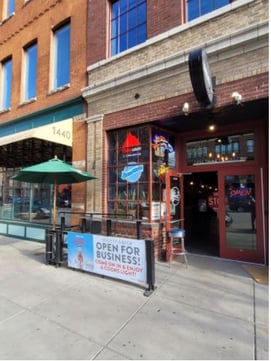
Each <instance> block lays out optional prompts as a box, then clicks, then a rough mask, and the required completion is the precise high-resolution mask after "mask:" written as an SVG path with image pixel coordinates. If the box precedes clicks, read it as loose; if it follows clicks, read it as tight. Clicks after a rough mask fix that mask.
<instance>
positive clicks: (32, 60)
mask: <svg viewBox="0 0 271 361" xmlns="http://www.w3.org/2000/svg"><path fill="white" fill-rule="evenodd" d="M25 68H26V69H25V99H31V98H34V97H35V96H36V73H37V45H36V44H35V45H33V46H31V47H29V48H28V49H26V63H25Z"/></svg>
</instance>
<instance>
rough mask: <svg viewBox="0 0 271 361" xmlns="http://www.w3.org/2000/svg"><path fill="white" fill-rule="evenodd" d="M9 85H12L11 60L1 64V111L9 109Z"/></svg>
mask: <svg viewBox="0 0 271 361" xmlns="http://www.w3.org/2000/svg"><path fill="white" fill-rule="evenodd" d="M11 83H12V59H8V60H6V61H4V62H3V63H2V82H1V93H0V97H1V98H0V99H1V106H0V109H1V110H7V109H9V108H10V103H11Z"/></svg>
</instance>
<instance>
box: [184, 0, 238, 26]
mask: <svg viewBox="0 0 271 361" xmlns="http://www.w3.org/2000/svg"><path fill="white" fill-rule="evenodd" d="M230 3H231V0H187V20H188V21H190V20H193V19H196V18H198V17H200V16H202V15H204V14H207V13H210V12H211V11H214V10H216V9H219V8H221V7H222V6H225V5H228V4H230Z"/></svg>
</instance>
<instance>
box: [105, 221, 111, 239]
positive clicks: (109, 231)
mask: <svg viewBox="0 0 271 361" xmlns="http://www.w3.org/2000/svg"><path fill="white" fill-rule="evenodd" d="M111 233H112V220H111V219H107V220H106V235H107V236H111Z"/></svg>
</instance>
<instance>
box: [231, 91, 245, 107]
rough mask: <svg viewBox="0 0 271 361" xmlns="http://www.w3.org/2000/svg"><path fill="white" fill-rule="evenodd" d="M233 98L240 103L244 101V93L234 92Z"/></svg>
mask: <svg viewBox="0 0 271 361" xmlns="http://www.w3.org/2000/svg"><path fill="white" fill-rule="evenodd" d="M231 97H232V99H233V100H234V102H235V103H236V104H237V105H239V104H241V103H242V98H243V97H242V95H241V94H240V93H238V92H233V93H232V95H231Z"/></svg>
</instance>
